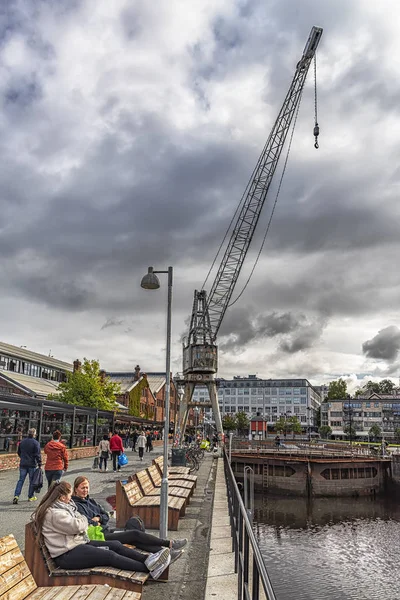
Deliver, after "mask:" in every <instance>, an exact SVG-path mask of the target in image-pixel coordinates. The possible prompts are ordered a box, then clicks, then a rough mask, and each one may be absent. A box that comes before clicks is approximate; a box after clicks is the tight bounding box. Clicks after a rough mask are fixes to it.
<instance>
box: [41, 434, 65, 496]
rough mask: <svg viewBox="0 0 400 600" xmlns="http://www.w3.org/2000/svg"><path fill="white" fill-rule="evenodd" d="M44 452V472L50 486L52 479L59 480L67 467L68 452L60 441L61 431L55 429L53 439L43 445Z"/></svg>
mask: <svg viewBox="0 0 400 600" xmlns="http://www.w3.org/2000/svg"><path fill="white" fill-rule="evenodd" d="M44 453H45V454H46V455H47V460H46V464H45V467H44V472H45V475H46V479H47V483H48V487H50V486H51V484H52V483H53V481H57V482H58V481H60V479H61V477H62V475H63V473H65V471H66V470H67V469H68V453H67V449H66V447H65V446H64V444H63V443H62V442H61V431H58V430H57V431H55V432H54V433H53V439H52V440H51V441H50V442H47V444H46V445H45V447H44Z"/></svg>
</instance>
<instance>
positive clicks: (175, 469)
mask: <svg viewBox="0 0 400 600" xmlns="http://www.w3.org/2000/svg"><path fill="white" fill-rule="evenodd" d="M163 464H164V457H163V456H162V455H161V456H157V458H154V459H153V465H158V466H159V467H160V469H161V472H162V470H163ZM168 472H169V473H178V474H179V475H180V474H182V475H189V472H190V469H189V467H168Z"/></svg>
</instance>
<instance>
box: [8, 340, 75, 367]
mask: <svg viewBox="0 0 400 600" xmlns="http://www.w3.org/2000/svg"><path fill="white" fill-rule="evenodd" d="M0 354H3V355H6V356H12V357H15V358H18V359H20V360H26V361H29V362H32V363H35V364H38V365H45V366H47V367H51V368H53V369H61V370H62V371H72V370H73V365H72V363H67V362H64V361H63V360H58V359H56V358H53V357H52V356H46V355H45V354H39V353H38V352H32V351H31V350H27V349H26V348H21V347H19V346H13V345H12V344H6V343H4V342H0Z"/></svg>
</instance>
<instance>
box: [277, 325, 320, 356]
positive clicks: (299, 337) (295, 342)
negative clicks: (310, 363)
mask: <svg viewBox="0 0 400 600" xmlns="http://www.w3.org/2000/svg"><path fill="white" fill-rule="evenodd" d="M322 331H323V324H322V323H319V322H317V323H310V324H307V325H304V326H302V327H301V329H300V331H299V332H298V333H295V334H294V335H293V336H292V337H291V338H290V339H286V340H282V342H281V343H280V344H279V349H280V350H282V351H283V352H285V353H287V354H295V353H296V352H301V351H302V350H307V349H309V348H312V347H313V346H314V344H315V343H316V342H317V341H318V340H319V339H320V337H321V335H322Z"/></svg>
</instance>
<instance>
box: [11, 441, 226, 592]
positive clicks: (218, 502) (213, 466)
mask: <svg viewBox="0 0 400 600" xmlns="http://www.w3.org/2000/svg"><path fill="white" fill-rule="evenodd" d="M159 454H162V449H161V448H159V449H158V448H156V449H155V450H154V451H153V452H152V453H148V454H145V457H144V461H143V462H140V461H139V460H138V457H137V454H136V453H133V452H131V451H129V450H128V451H127V456H128V458H129V465H127V466H126V467H123V470H122V475H121V473H113V472H107V473H100V472H98V471H97V472H92V471H91V466H92V462H93V459H79V460H76V461H71V462H70V469H69V471H68V472H67V473H66V475H65V479H66V480H68V481H69V482H70V483H71V484H72V483H73V481H74V479H75V477H77V476H78V475H82V474H83V475H87V477H88V478H89V480H90V483H91V495H92V496H93V497H94V498H96V500H98V501H99V502H100V503H101V504H102V505H103V506H104V507H105V508H106V510H111V506H110V505H109V504H108V502H107V498H109V497H110V496H112V495H114V494H115V482H116V480H117V479H122V480H123V479H124V477H127V475H128V474H130V473H131V472H132V471H134V472H135V471H138V470H140V469H142V468H144V467H146V466H149V465H150V464H151V462H152V460H153V458H155V456H157V455H159ZM18 474H19V472H18V470H15V469H14V470H9V471H0V537H1V536H3V535H7V534H8V533H13V534H14V535H15V537H16V539H17V541H18V543H19V545H20V548H21V549H22V551H23V550H24V535H25V533H24V528H25V524H26V523H27V522H28V521H29V519H30V515H31V513H32V511H33V510H34V506H35V505H36V503H34V504H32V503H30V502H28V500H27V492H28V482H27V481H26V482H25V485H24V488H23V490H22V494H21V498H20V502H19V504H18V505H13V504H12V498H13V495H14V488H15V485H16V482H17V479H18ZM196 474H197V476H198V481H197V487H196V490H195V492H194V494H193V497H192V499H191V502H190V504H189V506H188V507H187V509H186V515H185V517H184V518H183V519H181V520H180V522H179V530H178V531H177V532H170V537H178V538H182V537H187V538H188V540H189V543H188V544H187V546H186V548H185V552H184V554H183V556H182V557H181V558H180V559H179V560H178V561H176V562H175V563H174V564H173V565H172V566H171V568H170V576H169V581H168V582H166V583H160V582H155V581H150V580H149V582H148V583H147V584H146V585H145V586H144V591H143V600H166V598H168V600H211V598H213V599H215V598H218V600H228V599H229V600H234V599H235V597H236V585H237V584H236V582H237V578H236V575H234V571H233V555H232V553H231V538H230V531H229V528H228V525H229V521H228V509H227V500H226V486H225V479H224V474H223V460H222V459H216V458H214V457H213V456H212V455H207V456H206V457H205V459H204V460H203V461H202V463H201V466H200V469H199V471H198V472H197V473H196ZM42 495H43V492H42ZM39 498H40V496H39ZM110 525H111V526H112V525H113V523H112V520H111V522H110ZM150 533H155V534H156V535H158V532H151V531H150Z"/></svg>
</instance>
